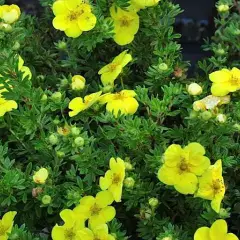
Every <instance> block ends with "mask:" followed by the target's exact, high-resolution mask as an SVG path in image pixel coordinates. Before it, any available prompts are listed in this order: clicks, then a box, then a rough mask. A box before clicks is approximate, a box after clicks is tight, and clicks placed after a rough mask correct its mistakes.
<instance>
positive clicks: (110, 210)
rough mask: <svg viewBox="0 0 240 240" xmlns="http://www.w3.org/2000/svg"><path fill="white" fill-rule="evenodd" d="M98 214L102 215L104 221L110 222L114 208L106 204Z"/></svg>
mask: <svg viewBox="0 0 240 240" xmlns="http://www.w3.org/2000/svg"><path fill="white" fill-rule="evenodd" d="M100 214H101V215H102V216H103V218H104V221H105V222H110V221H112V220H113V218H114V217H115V215H116V210H115V208H114V207H112V206H108V207H105V208H103V209H102V210H101V212H100ZM99 225H100V224H99Z"/></svg>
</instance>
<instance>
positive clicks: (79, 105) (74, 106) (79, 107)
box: [68, 97, 86, 117]
mask: <svg viewBox="0 0 240 240" xmlns="http://www.w3.org/2000/svg"><path fill="white" fill-rule="evenodd" d="M68 108H69V109H71V110H73V111H72V112H69V116H70V117H72V116H75V115H77V114H78V113H79V112H81V111H84V110H85V109H86V106H85V104H84V103H83V99H82V98H81V97H76V98H74V99H72V100H71V101H70V103H69V105H68Z"/></svg>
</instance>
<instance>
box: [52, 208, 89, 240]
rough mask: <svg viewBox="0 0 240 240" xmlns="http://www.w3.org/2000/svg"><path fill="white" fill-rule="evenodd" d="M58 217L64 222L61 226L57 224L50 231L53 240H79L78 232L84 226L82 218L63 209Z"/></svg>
mask: <svg viewBox="0 0 240 240" xmlns="http://www.w3.org/2000/svg"><path fill="white" fill-rule="evenodd" d="M60 216H61V218H62V220H63V221H64V224H63V225H62V226H58V225H57V224H56V225H55V226H54V228H53V229H52V239H53V240H79V239H80V230H81V229H83V228H84V227H85V226H84V218H83V217H82V216H81V215H76V214H75V213H74V212H73V211H72V210H69V209H65V210H63V211H61V213H60Z"/></svg>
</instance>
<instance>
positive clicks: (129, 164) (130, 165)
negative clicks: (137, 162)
mask: <svg viewBox="0 0 240 240" xmlns="http://www.w3.org/2000/svg"><path fill="white" fill-rule="evenodd" d="M124 164H125V169H126V170H127V171H131V170H133V166H132V164H131V163H130V162H124Z"/></svg>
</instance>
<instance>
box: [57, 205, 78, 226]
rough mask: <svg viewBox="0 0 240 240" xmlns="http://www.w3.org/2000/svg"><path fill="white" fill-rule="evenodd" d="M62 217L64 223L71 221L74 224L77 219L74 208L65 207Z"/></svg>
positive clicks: (61, 213)
mask: <svg viewBox="0 0 240 240" xmlns="http://www.w3.org/2000/svg"><path fill="white" fill-rule="evenodd" d="M60 217H61V218H62V220H63V221H64V223H65V224H66V223H69V222H70V223H71V224H73V223H74V221H75V216H74V213H73V211H72V210H70V209H64V210H62V211H61V212H60Z"/></svg>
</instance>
